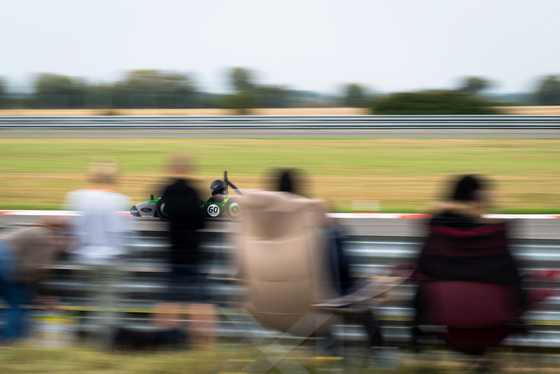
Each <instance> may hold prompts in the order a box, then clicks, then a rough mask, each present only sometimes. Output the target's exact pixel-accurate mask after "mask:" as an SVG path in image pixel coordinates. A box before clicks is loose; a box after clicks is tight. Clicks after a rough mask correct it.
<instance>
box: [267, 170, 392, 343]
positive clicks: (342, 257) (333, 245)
mask: <svg viewBox="0 0 560 374" xmlns="http://www.w3.org/2000/svg"><path fill="white" fill-rule="evenodd" d="M276 185H277V188H278V191H281V192H288V193H290V194H295V195H296V196H298V195H299V196H300V197H301V196H302V195H304V190H305V186H306V183H305V181H304V180H303V177H302V174H301V172H300V171H298V170H295V169H290V170H280V171H278V175H277V178H276ZM314 214H315V215H316V216H317V222H318V224H319V225H320V226H322V227H323V228H324V229H325V231H326V240H325V243H324V245H325V247H326V251H325V256H326V259H327V265H328V268H329V273H330V278H331V279H330V281H331V286H332V287H333V288H334V290H335V291H336V293H337V294H338V296H342V297H344V296H348V295H350V294H351V293H353V292H355V291H357V290H358V289H359V288H360V287H361V286H363V285H364V283H363V282H362V281H360V280H359V279H357V278H355V277H353V276H352V274H351V270H350V261H349V258H348V255H347V253H346V251H345V249H344V242H345V235H344V232H343V229H342V227H340V226H339V225H337V224H336V222H335V221H334V220H333V219H330V218H328V217H327V215H326V210H325V208H324V206H323V204H319V205H317V207H316V208H315V212H314ZM352 314H353V317H354V319H355V321H356V322H357V323H359V324H361V325H362V326H364V328H365V329H366V332H367V335H368V338H369V345H370V347H372V348H374V347H382V346H383V345H384V339H383V336H382V335H381V329H380V327H379V323H378V321H377V319H376V318H375V314H374V313H373V311H372V310H371V309H370V308H365V309H363V310H361V311H355V312H354V313H352Z"/></svg>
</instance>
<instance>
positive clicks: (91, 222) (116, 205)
mask: <svg viewBox="0 0 560 374" xmlns="http://www.w3.org/2000/svg"><path fill="white" fill-rule="evenodd" d="M88 176H89V181H90V187H89V188H88V189H83V190H76V191H73V192H70V193H69V194H68V195H67V197H66V206H67V209H68V210H71V211H76V212H78V215H77V216H73V217H71V220H70V222H71V224H72V231H73V233H74V236H75V240H76V248H75V249H74V251H73V252H74V255H75V260H76V262H77V263H80V264H84V265H86V266H87V273H86V274H87V277H88V284H87V286H88V290H87V292H88V294H89V295H88V296H89V298H90V300H91V301H92V303H93V306H94V307H95V308H96V309H95V310H94V311H93V312H92V313H91V316H92V318H91V323H92V324H93V325H94V326H95V328H94V330H93V336H94V338H96V340H97V342H98V343H101V344H108V343H109V340H110V338H111V335H112V334H113V332H114V328H115V326H116V325H117V323H118V318H119V313H118V312H117V310H116V307H117V304H118V302H119V301H120V300H121V298H122V296H123V294H122V284H123V281H124V280H125V278H126V273H125V270H124V269H123V266H124V265H125V263H124V258H125V257H126V256H127V255H128V254H129V249H128V246H129V245H130V243H131V240H132V236H133V227H132V217H129V216H127V215H123V214H121V213H120V212H122V211H126V210H127V209H128V208H129V207H130V201H129V199H128V197H126V196H124V195H122V194H120V193H117V192H116V191H115V188H116V185H117V179H118V170H117V165H116V164H115V163H113V162H92V163H91V164H90V165H89V175H88Z"/></svg>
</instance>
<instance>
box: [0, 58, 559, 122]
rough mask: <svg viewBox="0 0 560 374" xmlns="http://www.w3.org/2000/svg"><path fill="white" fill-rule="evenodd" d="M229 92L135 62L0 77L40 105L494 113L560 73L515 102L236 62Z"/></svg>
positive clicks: (547, 86) (19, 103) (477, 92)
mask: <svg viewBox="0 0 560 374" xmlns="http://www.w3.org/2000/svg"><path fill="white" fill-rule="evenodd" d="M227 80H228V83H229V85H230V87H231V92H230V93H228V94H215V93H208V92H204V91H202V90H201V89H200V88H198V87H197V85H196V83H195V80H194V78H193V76H192V75H191V74H184V73H178V72H173V71H162V70H134V71H130V72H128V73H126V74H125V75H124V77H123V78H122V79H121V80H118V81H116V82H113V83H90V82H88V81H87V80H86V79H84V78H79V77H78V78H76V77H69V76H65V75H58V74H47V73H43V74H38V75H37V76H36V79H35V80H34V83H33V91H32V92H31V93H30V94H26V95H18V94H14V93H10V92H8V90H7V87H6V82H5V80H3V79H2V78H1V77H0V108H2V109H10V108H29V109H34V108H42V109H80V108H91V109H135V108H224V109H235V110H237V112H238V113H240V114H244V113H247V112H248V109H250V108H291V107H340V106H342V107H355V108H370V109H371V110H372V111H373V113H377V114H422V113H426V114H437V113H441V114H493V113H496V111H495V109H493V107H494V106H500V105H504V104H512V105H513V104H524V105H531V104H532V105H560V78H559V76H556V75H550V76H546V77H542V78H541V79H540V80H539V82H538V84H537V87H536V89H535V92H533V93H530V94H527V95H525V96H524V97H523V98H522V99H521V100H522V101H523V102H522V103H519V100H520V98H516V102H511V103H504V102H500V101H497V100H496V99H495V98H494V99H492V98H489V97H488V96H487V95H483V94H484V91H486V90H487V89H488V88H489V87H490V86H491V84H492V82H491V81H489V80H487V79H485V78H483V77H466V78H464V79H463V80H462V81H461V82H460V84H459V86H458V87H457V88H456V89H453V90H427V91H417V92H401V93H393V94H388V95H380V94H375V93H374V92H372V91H370V90H369V89H368V88H367V87H365V86H364V85H362V84H359V83H348V84H345V85H343V86H342V87H341V89H340V91H339V93H338V94H336V95H324V94H320V93H315V92H310V91H300V90H292V89H290V88H288V87H285V86H279V85H263V84H259V83H258V82H257V80H256V76H255V73H254V72H253V71H251V70H249V69H246V68H241V67H236V68H231V69H230V70H229V71H228V73H227Z"/></svg>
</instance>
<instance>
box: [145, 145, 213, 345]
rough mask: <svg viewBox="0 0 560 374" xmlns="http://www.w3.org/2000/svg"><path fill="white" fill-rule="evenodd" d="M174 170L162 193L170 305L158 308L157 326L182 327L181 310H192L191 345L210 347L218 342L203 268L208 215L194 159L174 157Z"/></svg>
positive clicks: (182, 316)
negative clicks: (196, 179)
mask: <svg viewBox="0 0 560 374" xmlns="http://www.w3.org/2000/svg"><path fill="white" fill-rule="evenodd" d="M170 171H171V173H172V175H173V180H172V182H171V183H170V184H169V185H168V186H167V187H165V189H164V191H163V194H162V199H163V203H164V204H165V207H164V209H165V211H166V213H167V214H168V215H169V220H170V222H169V244H170V247H169V265H170V272H169V279H168V287H167V293H166V295H167V297H166V301H168V303H164V304H160V305H159V306H157V307H156V316H155V324H156V326H159V327H164V328H178V327H179V328H180V327H182V325H183V322H184V314H183V313H180V312H179V310H181V309H182V310H189V314H190V316H189V321H190V323H189V326H188V327H189V333H188V334H187V335H188V336H189V339H190V344H191V345H194V348H197V347H198V348H208V347H212V346H213V345H214V343H215V342H214V341H215V335H214V331H215V329H216V326H215V325H216V319H215V307H214V305H212V304H209V300H210V298H209V289H208V287H207V281H206V274H204V272H203V270H202V269H201V266H202V262H203V255H202V251H201V250H200V242H201V238H200V233H199V230H200V229H202V228H204V223H205V222H204V221H205V219H204V213H203V211H202V208H201V206H200V204H201V202H200V198H199V195H198V193H197V192H196V190H195V188H194V187H193V180H192V179H189V178H188V175H189V174H190V173H191V172H192V162H191V160H190V159H189V158H188V157H184V156H176V157H174V158H172V160H171V164H170ZM185 303H186V304H185Z"/></svg>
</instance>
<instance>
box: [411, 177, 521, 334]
mask: <svg viewBox="0 0 560 374" xmlns="http://www.w3.org/2000/svg"><path fill="white" fill-rule="evenodd" d="M488 188H489V183H488V181H487V180H486V179H485V178H484V177H482V176H479V175H460V176H458V177H456V178H455V179H454V181H453V183H452V185H451V188H450V190H449V193H448V199H447V200H446V201H443V202H441V203H439V204H438V205H437V207H436V209H435V211H434V212H433V213H432V215H431V216H430V218H429V221H428V225H427V229H428V233H427V236H426V238H425V239H424V242H423V244H422V248H421V250H420V254H419V257H418V259H417V266H418V272H419V274H420V277H423V278H426V279H429V280H433V281H465V282H480V283H494V284H511V285H512V286H513V289H515V290H516V291H515V295H514V297H513V303H514V305H513V306H512V307H513V308H515V309H516V310H523V309H525V308H526V307H527V305H528V303H527V300H526V297H525V293H524V292H523V290H522V287H521V276H520V273H519V266H518V264H517V261H516V260H515V258H514V257H513V256H512V254H511V252H510V240H509V225H508V223H507V222H505V221H502V220H497V219H490V218H486V217H484V214H485V213H486V212H487V210H488V208H489V206H490V204H491V201H490V198H489V194H488ZM422 292H423V287H419V288H418V292H417V295H416V298H415V301H414V307H415V309H416V318H415V327H413V342H416V340H417V338H418V337H419V336H420V335H421V334H422V333H421V332H420V330H419V329H418V326H419V325H420V324H422V321H423V320H425V318H426V314H427V310H428V308H429V307H430V306H429V305H424V303H423V302H422V300H423V299H424V296H422ZM481 302H484V301H483V300H481Z"/></svg>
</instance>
